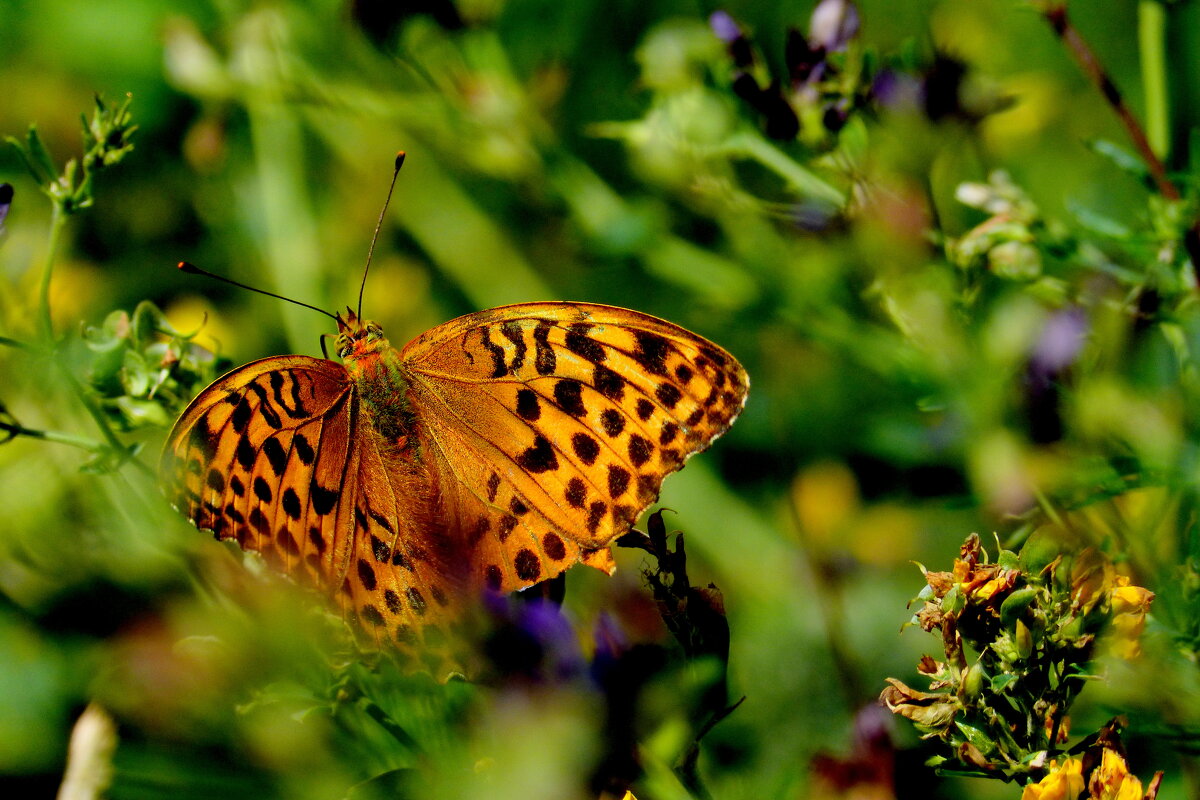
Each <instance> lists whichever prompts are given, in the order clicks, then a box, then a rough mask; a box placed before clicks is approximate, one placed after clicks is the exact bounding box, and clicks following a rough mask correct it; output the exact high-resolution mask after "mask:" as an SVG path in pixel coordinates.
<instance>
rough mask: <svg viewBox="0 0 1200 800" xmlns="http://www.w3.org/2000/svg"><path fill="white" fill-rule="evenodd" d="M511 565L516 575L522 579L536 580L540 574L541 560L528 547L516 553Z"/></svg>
mask: <svg viewBox="0 0 1200 800" xmlns="http://www.w3.org/2000/svg"><path fill="white" fill-rule="evenodd" d="M513 566H514V567H515V568H516V570H517V577H518V578H520V579H521V580H523V581H532V580H536V579H537V577H538V576H539V575H541V574H542V562H541V560H540V559H539V558H538V557H537V554H536V553H534V552H533V551H532V550H530V549H528V548H526V549H524V550H521V551H520V552H518V553H517V557H516V558H515V559H514V560H513Z"/></svg>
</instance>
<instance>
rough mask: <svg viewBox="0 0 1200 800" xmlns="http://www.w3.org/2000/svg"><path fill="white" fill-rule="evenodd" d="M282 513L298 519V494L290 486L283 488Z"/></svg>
mask: <svg viewBox="0 0 1200 800" xmlns="http://www.w3.org/2000/svg"><path fill="white" fill-rule="evenodd" d="M283 513H285V514H287V515H288V516H289V517H291V518H292V519H300V496H299V495H297V494H296V490H295V489H293V488H292V487H290V486H289V487H288V488H286V489H284V490H283Z"/></svg>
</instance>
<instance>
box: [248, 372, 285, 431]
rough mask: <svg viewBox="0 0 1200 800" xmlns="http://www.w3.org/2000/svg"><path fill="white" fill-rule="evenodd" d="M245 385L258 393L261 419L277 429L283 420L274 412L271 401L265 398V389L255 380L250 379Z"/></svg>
mask: <svg viewBox="0 0 1200 800" xmlns="http://www.w3.org/2000/svg"><path fill="white" fill-rule="evenodd" d="M271 374H272V375H276V374H278V373H274V372H273V373H271ZM247 386H248V388H249V389H250V391H252V392H254V393H255V394H256V395H258V413H259V414H260V415H261V416H262V418H263V420H264V421H266V423H267V424H268V425H270V426H271V427H272V428H276V429H278V428H279V427H281V426H282V425H283V420H281V419H280V418H279V415H278V414H277V413H275V409H273V408H271V401H270V400H269V399H267V390H266V389H264V388H263V387H262V384H261V383H259V382H258V381H257V380H254V381H251V382H250V383H249V384H248V385H247Z"/></svg>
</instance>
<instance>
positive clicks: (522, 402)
mask: <svg viewBox="0 0 1200 800" xmlns="http://www.w3.org/2000/svg"><path fill="white" fill-rule="evenodd" d="M517 416H519V417H520V418H521V419H525V420H529V421H530V422H533V421H534V420H536V419H537V418H538V417H540V416H542V407H541V406H540V405H538V397H537V393H536V392H534V391H533V390H532V389H519V390H517Z"/></svg>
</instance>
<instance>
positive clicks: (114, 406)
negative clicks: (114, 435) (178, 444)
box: [83, 300, 228, 431]
mask: <svg viewBox="0 0 1200 800" xmlns="http://www.w3.org/2000/svg"><path fill="white" fill-rule="evenodd" d="M195 335H196V333H195V332H193V333H180V332H179V331H177V330H175V329H174V328H173V327H171V325H170V323H168V322H167V319H166V317H165V316H163V313H162V311H161V310H159V308H158V307H157V306H155V305H154V304H153V303H151V302H149V301H148V300H144V301H142V302H141V303H139V304H138V306H137V308H135V309H134V311H133V314H132V315H130V314H129V313H127V312H125V311H114V312H112V313H111V314H109V315H108V317H107V318H105V320H104V323H103V324H102V325H100V326H99V327H89V328H86V329H85V330H84V332H83V340H84V342H85V343H86V344H87V346H88V350H90V351H91V367H90V370H89V375H88V378H89V381H88V383H89V387H90V389H91V391H92V392H93V394H94V395H95V396H96V398H97V401H98V402H99V405H100V408H101V409H102V410H103V411H104V412H105V414H106V415H107V416H108V418H109V420H110V421H111V422H112V423H113V425H114V426H115V427H116V428H117V429H118V430H122V431H131V430H136V429H138V428H145V427H165V426H167V425H169V424H170V423H171V420H172V418H173V417H174V416H175V415H176V414H178V413H179V411H180V410H181V409H182V408H183V406H184V404H185V403H186V402H187V401H188V399H189V398H190V397H191V396H192V395H194V394H195V393H196V391H197V390H198V389H199V388H201V387H203V386H206V385H207V384H209V383H210V382H212V381H213V380H214V379H215V378H216V377H217V376H218V375H220V374H221V372H222V371H224V369H226V368H227V367H228V360H227V359H221V358H218V357H217V356H215V355H214V354H213V353H211V352H209V351H208V350H205V349H204V348H202V347H199V346H197V345H195V344H193V343H192V341H191V340H192V339H193V338H194V337H195Z"/></svg>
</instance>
